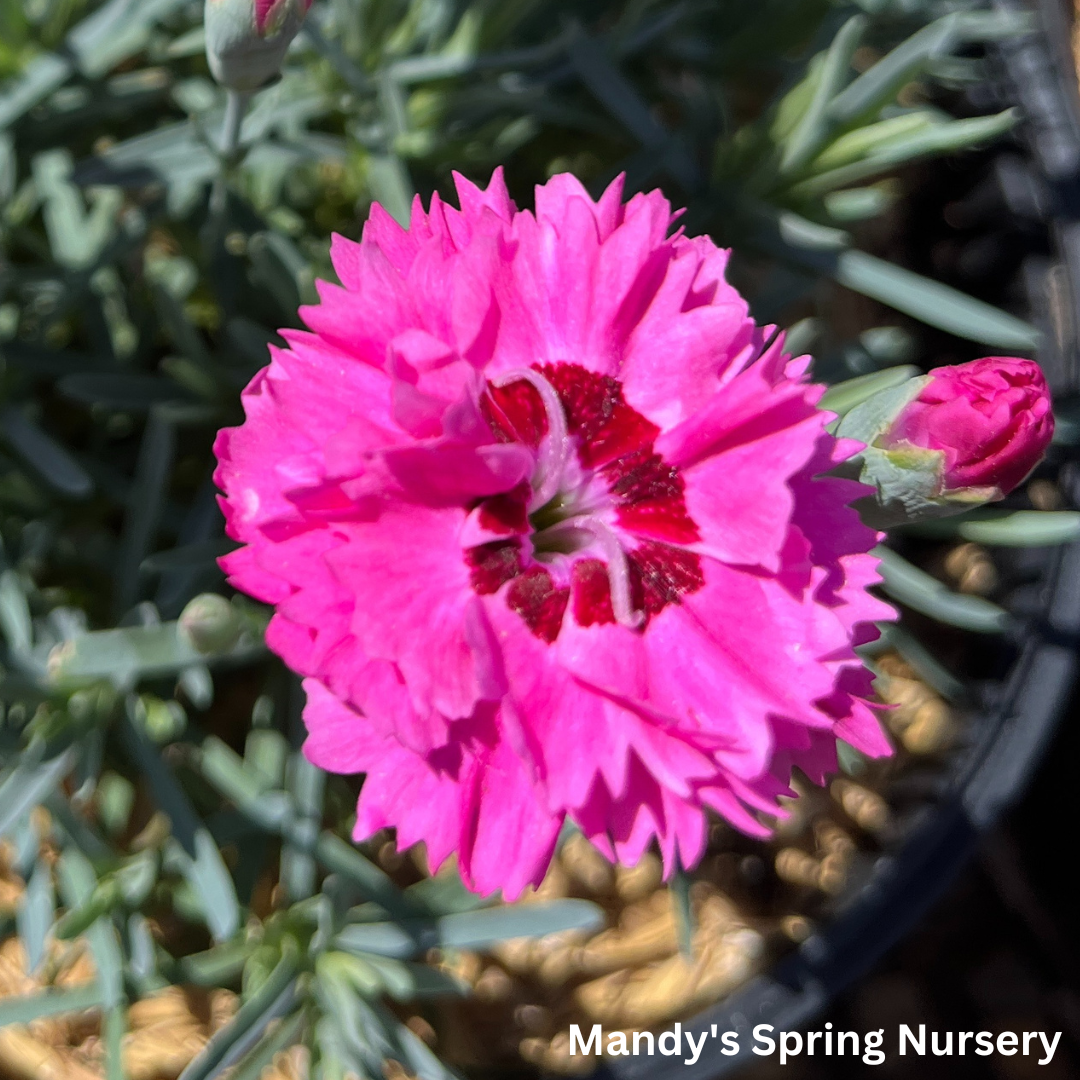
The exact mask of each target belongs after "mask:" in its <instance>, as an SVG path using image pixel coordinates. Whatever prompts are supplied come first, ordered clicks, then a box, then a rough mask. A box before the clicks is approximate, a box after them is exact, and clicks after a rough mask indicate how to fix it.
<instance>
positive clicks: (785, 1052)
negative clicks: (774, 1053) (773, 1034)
mask: <svg viewBox="0 0 1080 1080" xmlns="http://www.w3.org/2000/svg"><path fill="white" fill-rule="evenodd" d="M789 1040H793V1042H794V1045H792V1046H789V1045H788V1041H789ZM801 1053H802V1036H801V1035H800V1034H799V1033H798V1032H797V1031H781V1032H780V1064H781V1065H786V1064H787V1059H788V1058H789V1057H798V1055H799V1054H801Z"/></svg>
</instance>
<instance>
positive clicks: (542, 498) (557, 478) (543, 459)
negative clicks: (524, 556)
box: [492, 368, 570, 511]
mask: <svg viewBox="0 0 1080 1080" xmlns="http://www.w3.org/2000/svg"><path fill="white" fill-rule="evenodd" d="M521 379H524V380H525V382H527V383H529V384H531V385H532V387H533V388H534V389H535V390H536V392H537V393H538V394H539V395H540V400H541V401H542V402H543V403H544V412H545V413H547V423H548V433H547V438H546V439H545V440H543V441H542V442H541V444H540V453H539V456H538V459H537V462H536V475H535V476H534V477H533V497H532V499H531V500H530V502H529V510H530V511H532V510H536V509H539V508H540V507H541V506H546V505H547V504H548V503H549V502H551V500H552V499H554V498H555V496H556V495H558V494H559V486H560V483H561V481H562V474H563V467H564V466H565V465H566V455H567V452H568V451H569V449H570V438H569V436H568V434H567V431H566V414H565V413H564V412H563V407H562V402H561V401H559V395H558V394H557V393H556V392H555V387H554V386H552V385H551V383H549V382H548V381H547V379H545V378H544V376H543V375H541V374H540V372H539V371H534V370H533V369H532V368H519V369H517V370H516V371H509V372H507V373H506V374H505V375H501V376H499V378H497V379H493V380H492V382H493V383H494V385H495V386H508V385H509V384H510V383H515V382H518V381H519V380H521Z"/></svg>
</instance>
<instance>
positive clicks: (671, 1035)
mask: <svg viewBox="0 0 1080 1080" xmlns="http://www.w3.org/2000/svg"><path fill="white" fill-rule="evenodd" d="M665 1039H671V1041H672V1046H671V1049H670V1050H667V1049H665V1047H664V1040H665ZM660 1053H661V1054H663V1055H664V1056H665V1057H671V1056H672V1055H673V1054H681V1053H682V1024H676V1025H675V1030H674V1031H665V1032H664V1033H663V1034H662V1035H661V1036H660Z"/></svg>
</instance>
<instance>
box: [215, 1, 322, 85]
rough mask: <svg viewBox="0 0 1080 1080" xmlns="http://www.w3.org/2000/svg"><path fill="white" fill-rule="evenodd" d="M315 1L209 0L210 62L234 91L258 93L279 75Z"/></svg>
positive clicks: (224, 83)
mask: <svg viewBox="0 0 1080 1080" xmlns="http://www.w3.org/2000/svg"><path fill="white" fill-rule="evenodd" d="M309 7H311V0H206V12H205V25H206V59H207V61H208V62H209V64H210V71H211V73H212V74H213V76H214V78H215V79H217V81H218V82H219V83H221V85H222V86H226V87H228V88H229V89H230V90H237V91H240V92H250V91H252V90H257V89H258V88H259V87H260V86H262V85H263V84H264V83H266V82H268V81H269V80H270V79H272V78H273V77H274V76H275V75H277V74H278V72H279V71H280V70H281V64H282V61H283V60H284V59H285V52H286V50H287V49H288V48H289V45H290V44H291V43H292V40H293V38H294V37H296V35H297V33H298V32H299V30H300V26H301V24H302V23H303V21H304V16H305V15H306V14H307V10H308V8H309Z"/></svg>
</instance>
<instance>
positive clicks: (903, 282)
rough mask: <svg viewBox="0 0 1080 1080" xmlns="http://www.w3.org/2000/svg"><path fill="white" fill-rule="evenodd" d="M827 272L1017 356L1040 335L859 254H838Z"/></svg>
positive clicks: (1000, 313) (927, 319)
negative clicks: (829, 271) (1012, 352)
mask: <svg viewBox="0 0 1080 1080" xmlns="http://www.w3.org/2000/svg"><path fill="white" fill-rule="evenodd" d="M831 270H832V276H833V277H834V278H835V279H836V281H838V282H839V283H840V284H841V285H846V286H847V287H848V288H849V289H853V290H854V291H855V292H859V293H862V294H863V295H864V296H869V297H872V298H873V299H875V300H880V301H881V302H882V303H883V304H888V305H889V306H890V307H894V308H896V310H897V311H902V312H904V314H905V315H911V316H913V317H914V318H916V319H921V320H922V321H923V322H924V323H927V324H928V325H929V326H936V327H937V328H938V329H939V330H946V331H948V332H949V333H950V334H956V336H957V337H962V338H967V339H968V340H969V341H978V342H981V343H982V344H984V345H992V346H994V347H995V348H1000V349H1006V350H1010V351H1016V352H1020V353H1033V352H1035V351H1037V349H1038V347H1039V342H1040V340H1041V337H1042V335H1041V334H1040V333H1039V331H1038V330H1036V329H1035V327H1034V326H1032V325H1031V324H1030V323H1026V322H1024V321H1023V320H1022V319H1018V318H1017V317H1016V316H1015V315H1009V314H1008V313H1007V312H1004V311H1002V310H1001V309H1000V308H995V307H992V306H991V305H990V304H987V303H984V302H983V301H982V300H976V299H975V298H974V297H973V296H968V295H967V294H966V293H962V292H960V291H959V290H958V289H953V288H951V287H950V286H948V285H942V284H941V283H940V282H938V281H933V280H931V279H930V278H926V277H923V276H922V275H920V274H916V273H913V272H912V271H911V270H905V269H903V268H902V267H899V266H895V265H894V264H893V263H890V262H886V261H885V260H884V259H879V258H876V257H875V256H873V255H867V254H866V252H864V251H854V250H849V251H843V252H841V253H840V254H839V255H837V256H836V257H835V262H834V263H833V265H832V267H831Z"/></svg>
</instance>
